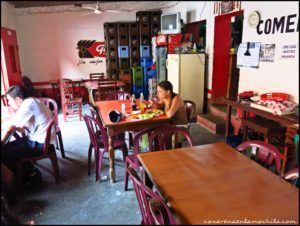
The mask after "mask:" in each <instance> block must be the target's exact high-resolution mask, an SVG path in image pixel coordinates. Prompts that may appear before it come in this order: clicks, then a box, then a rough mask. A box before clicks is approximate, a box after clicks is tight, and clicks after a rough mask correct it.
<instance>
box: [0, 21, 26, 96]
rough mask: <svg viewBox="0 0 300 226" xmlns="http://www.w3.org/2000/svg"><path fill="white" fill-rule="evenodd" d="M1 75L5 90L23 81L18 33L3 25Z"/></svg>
mask: <svg viewBox="0 0 300 226" xmlns="http://www.w3.org/2000/svg"><path fill="white" fill-rule="evenodd" d="M1 77H2V78H1V80H2V81H1V82H4V85H3V88H4V89H5V90H4V91H6V89H7V88H8V87H10V86H12V85H21V83H22V77H21V66H20V58H19V47H18V43H17V33H16V31H15V30H12V29H8V28H4V27H1ZM1 92H2V90H1Z"/></svg>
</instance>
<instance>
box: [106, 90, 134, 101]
mask: <svg viewBox="0 0 300 226" xmlns="http://www.w3.org/2000/svg"><path fill="white" fill-rule="evenodd" d="M130 99H131V94H130V93H128V92H126V91H117V92H116V93H110V94H108V96H107V100H130Z"/></svg>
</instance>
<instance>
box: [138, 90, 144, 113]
mask: <svg viewBox="0 0 300 226" xmlns="http://www.w3.org/2000/svg"><path fill="white" fill-rule="evenodd" d="M139 107H140V110H141V113H143V112H144V111H145V105H144V94H143V93H141V94H140V102H139Z"/></svg>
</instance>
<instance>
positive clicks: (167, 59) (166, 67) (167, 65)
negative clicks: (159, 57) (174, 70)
mask: <svg viewBox="0 0 300 226" xmlns="http://www.w3.org/2000/svg"><path fill="white" fill-rule="evenodd" d="M166 68H167V69H168V59H166Z"/></svg>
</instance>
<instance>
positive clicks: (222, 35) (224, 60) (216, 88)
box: [211, 10, 243, 105]
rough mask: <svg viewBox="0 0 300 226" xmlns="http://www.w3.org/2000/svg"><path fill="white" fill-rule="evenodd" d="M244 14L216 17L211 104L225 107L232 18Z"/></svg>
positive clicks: (239, 12) (240, 12)
mask: <svg viewBox="0 0 300 226" xmlns="http://www.w3.org/2000/svg"><path fill="white" fill-rule="evenodd" d="M240 14H243V10H241V11H238V12H233V13H228V14H225V15H221V16H216V17H215V36H214V55H213V72H212V94H211V103H212V104H220V105H225V104H226V103H225V100H224V99H225V98H226V97H227V89H228V80H229V79H228V78H229V49H230V41H231V17H234V16H236V15H240Z"/></svg>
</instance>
